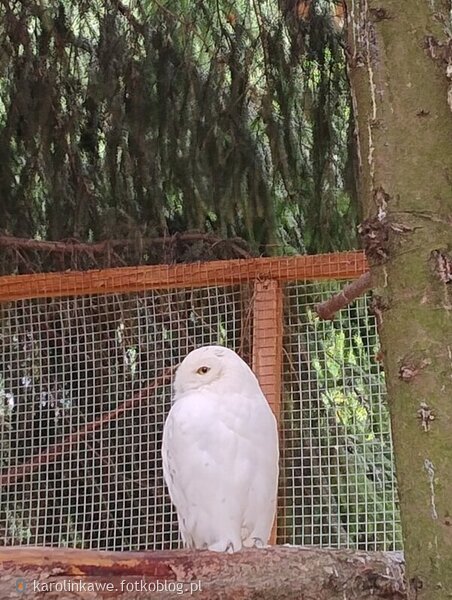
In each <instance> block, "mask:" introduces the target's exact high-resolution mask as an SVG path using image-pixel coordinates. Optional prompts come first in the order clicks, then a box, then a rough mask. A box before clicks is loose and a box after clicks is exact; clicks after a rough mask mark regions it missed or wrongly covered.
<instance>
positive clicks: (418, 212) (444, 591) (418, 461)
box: [347, 0, 452, 600]
mask: <svg viewBox="0 0 452 600" xmlns="http://www.w3.org/2000/svg"><path fill="white" fill-rule="evenodd" d="M446 5H449V3H448V2H444V1H443V2H441V1H439V2H427V1H426V0H411V1H410V2H400V1H399V0H380V1H378V2H376V1H373V0H369V1H367V0H349V1H348V2H347V6H348V12H349V29H348V36H349V37H348V47H349V48H348V49H349V74H350V80H351V84H352V91H353V98H354V106H355V118H356V123H357V140H358V142H359V143H358V149H359V151H358V161H359V171H360V195H361V199H362V203H363V209H364V210H363V214H364V220H363V222H362V224H361V227H360V230H361V234H362V239H363V244H364V246H365V248H366V252H367V256H368V259H369V261H370V264H371V269H372V278H373V282H374V290H375V310H376V313H377V317H378V319H379V322H380V328H379V329H380V335H381V343H382V349H383V355H384V366H385V372H386V377H387V382H388V392H389V401H390V409H391V418H392V426H393V437H394V445H395V453H396V467H397V476H398V485H399V496H400V502H401V512H402V523H403V530H404V544H405V553H406V561H407V578H408V581H409V584H410V588H411V592H410V593H411V597H412V598H418V599H419V600H421V599H425V600H439V599H441V600H442V599H445V598H449V599H450V598H452V394H451V389H452V113H451V109H450V107H449V105H448V91H449V90H448V87H449V81H448V79H447V76H446V68H447V62H448V60H449V61H450V60H451V58H452V56H451V58H448V56H447V55H448V50H447V31H448V28H447V24H448V19H450V15H448V12H447V6H446ZM449 9H450V6H449ZM449 31H450V27H449ZM445 44H446V45H445ZM449 53H450V51H449Z"/></svg>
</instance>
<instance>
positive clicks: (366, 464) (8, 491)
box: [0, 255, 401, 550]
mask: <svg viewBox="0 0 452 600" xmlns="http://www.w3.org/2000/svg"><path fill="white" fill-rule="evenodd" d="M312 258H313V262H312V265H316V268H318V269H319V272H320V273H322V272H323V271H322V269H323V268H325V269H326V268H329V269H331V268H336V266H335V265H338V266H337V268H338V269H340V268H342V267H340V265H341V262H340V261H343V263H344V265H345V266H347V265H346V258H344V257H343V256H341V255H338V257H337V258H336V260H337V262H336V263H334V262H333V258H331V257H325V261H326V262H325V267H323V266H322V264H323V263H322V264H321V262H320V260H321V259H320V258H319V257H312ZM265 260H268V259H265ZM297 260H299V259H298V258H297ZM239 262H240V261H239ZM245 263H246V264H245ZM223 264H224V263H223ZM241 264H243V265H244V267H242V268H244V269H245V272H246V269H248V268H251V267H250V265H248V263H247V261H241ZM262 264H264V263H262ZM187 267H188V268H192V269H193V267H192V266H187ZM308 267H309V265H308ZM179 268H180V266H179V267H177V269H179ZM209 268H210V267H209ZM223 268H224V269H225V270H224V272H223V277H225V274H226V267H223ZM253 268H254V269H257V268H258V267H256V266H255V267H253ZM296 268H297V267H296V264H295V263H293V262H291V261H290V259H282V262H281V263H280V264H279V263H278V264H276V263H275V267H274V273H275V276H281V274H283V272H285V271H284V269H286V271H287V273H288V272H289V269H291V271H290V273H292V272H293V271H294V270H295V269H296ZM309 268H311V267H309ZM347 268H348V267H347ZM204 270H205V274H207V273H208V269H207V267H203V266H202V265H201V267H200V270H199V274H198V277H201V276H202V277H204V276H206V277H207V275H205V274H204ZM87 275H88V274H87ZM162 275H163V276H162V279H161V281H162V287H161V289H159V290H154V291H146V292H134V293H121V294H92V295H83V296H74V295H71V296H67V297H58V287H57V286H58V283H57V282H56V283H54V285H55V286H56V290H54V292H55V293H53V295H54V296H57V297H54V298H35V299H31V300H16V301H13V302H5V303H3V304H0V308H1V315H0V326H1V331H0V461H1V463H0V466H1V477H2V480H1V481H2V487H1V496H0V544H7V545H14V544H37V545H49V546H56V545H58V546H70V547H81V548H99V549H111V550H138V549H168V548H177V547H179V546H180V539H179V535H178V530H177V521H176V515H175V512H174V510H173V509H172V506H171V503H170V501H169V498H168V495H167V492H166V488H165V486H164V483H163V477H162V468H161V459H160V445H161V434H162V429H163V424H164V420H165V417H166V414H167V412H168V410H169V407H170V400H171V398H170V394H171V388H170V382H171V372H170V370H169V368H170V367H174V366H175V365H177V364H178V363H179V362H180V360H181V359H182V358H183V357H184V356H185V355H186V354H187V353H188V352H189V351H190V350H191V349H193V348H194V347H197V346H200V345H205V344H211V343H215V344H216V343H219V344H225V345H227V346H229V347H230V348H233V349H235V350H236V351H238V352H239V353H240V354H241V356H242V357H243V358H244V359H245V360H246V361H247V362H248V363H249V364H253V359H256V355H255V353H254V352H253V348H252V340H253V339H254V340H261V341H262V340H264V341H265V343H266V344H267V346H268V347H267V349H266V352H267V354H266V356H265V357H262V356H261V357H260V360H261V366H262V365H263V366H262V368H267V377H266V380H265V382H266V383H265V385H266V386H267V388H268V386H269V382H272V381H276V380H277V379H278V377H273V376H270V377H269V376H268V375H269V373H268V363H267V362H266V361H267V360H268V358H269V357H268V352H269V351H270V353H271V350H272V349H271V336H272V335H273V331H281V329H282V328H281V327H279V328H278V327H275V328H274V327H273V325H274V323H272V315H271V312H272V310H276V307H277V306H278V303H277V302H276V303H275V304H273V303H272V301H271V302H270V300H271V298H273V297H274V298H277V297H278V289H279V288H277V287H276V288H274V289H273V291H272V288H268V287H267V291H266V292H265V293H266V295H265V294H264V295H265V299H264V300H263V301H262V302H261V303H259V302H256V287H255V285H254V277H249V279H247V280H246V282H244V283H241V284H240V285H239V284H237V285H225V280H224V279H222V277H218V279H217V282H218V283H217V284H216V285H215V287H211V286H209V287H200V288H193V287H190V285H189V284H187V287H186V288H181V289H178V290H174V289H172V290H168V289H162V288H165V283H163V282H164V281H165V273H164V271H163V268H162ZM138 276H139V271H138V270H137V275H135V274H133V273H132V274H130V275H129V276H128V277H129V280H128V285H130V284H131V285H138V284H135V283H134V282H135V281H138ZM166 276H168V275H166ZM77 277H78V278H79V279H80V278H81V275H80V274H78V275H77ZM88 277H90V278H91V279H93V281H94V277H96V281H95V282H94V283H95V286H97V288H96V289H98V288H99V287H102V285H103V284H102V278H101V275H100V274H96V273H95V274H94V275H93V274H89V275H88ZM120 277H121V273H120V272H119V270H118V272H117V273H116V271H115V273H114V277H112V278H111V281H112V282H113V283H112V285H113V284H114V285H115V286H117V285H118V283H117V282H118V281H120ZM209 277H210V276H209ZM241 277H242V281H244V278H243V275H241ZM87 280H88V278H87ZM283 280H284V279H283ZM52 281H53V280H52ZM108 281H110V280H108ZM159 281H160V280H159ZM187 281H190V276H189V275H187ZM286 281H287V276H286ZM8 282H9V283H8V285H11V282H12V283H14V285H16V284H15V282H14V278H10V279H8ZM36 285H37V288H36V292H37V293H36V296H39V295H41V296H42V295H43V293H41V292H40V290H39V286H38V284H36ZM159 285H160V284H159ZM192 285H193V284H192ZM341 286H342V284H339V283H338V282H334V281H328V282H323V283H319V282H312V283H308V284H307V283H304V282H303V283H302V282H299V283H289V284H287V285H285V287H284V288H283V289H284V302H285V303H284V346H283V367H282V369H283V373H282V384H283V385H282V399H281V414H280V415H279V417H280V428H281V432H280V434H281V478H280V498H279V512H278V527H277V541H278V543H295V544H303V545H320V546H329V547H339V546H346V547H355V548H356V547H358V548H366V549H369V550H373V549H393V548H394V549H397V548H400V546H401V538H400V527H399V521H398V512H397V498H396V491H395V490H396V486H395V478H394V472H393V460H392V446H391V437H390V425H389V418H388V414H387V410H386V406H385V398H384V396H385V386H384V377H383V373H382V371H381V368H380V366H379V364H378V362H377V361H376V360H375V355H376V353H377V346H378V343H377V336H376V330H375V323H374V319H373V317H372V316H371V315H370V314H369V311H368V308H367V300H366V299H365V298H361V299H359V300H358V301H356V302H355V303H354V304H352V305H351V306H349V307H348V308H347V309H344V310H343V311H342V312H341V314H340V315H338V317H337V319H335V321H334V322H330V321H326V322H325V321H320V320H318V319H317V318H316V317H315V315H314V313H313V307H314V305H315V303H317V302H318V301H321V300H324V299H327V298H328V297H329V296H330V295H331V294H332V293H334V292H336V291H337V290H338V289H340V287H341ZM265 288H266V286H265V285H264V286H263V289H265ZM123 289H124V288H123ZM135 289H137V288H135ZM84 292H85V293H86V292H87V290H86V289H84ZM14 293H15V295H14V296H13V297H17V294H18V293H19V291H18V288H17V287H16V288H15V292H14ZM28 294H29V295H31V294H30V292H29V291H28ZM272 294H274V296H272ZM270 296H271V298H270ZM269 298H270V300H269ZM259 307H263V308H262V310H265V311H266V312H265V315H264V317H263V318H262V319H257V318H256V315H254V316H253V310H254V311H257V310H259V309H260V308H259ZM273 307H275V308H273ZM275 319H276V317H275ZM267 324H268V331H267V329H266V328H267ZM253 327H254V337H253ZM267 334H268V335H267ZM266 335H267V338H265V336H266ZM264 338H265V339H264ZM269 340H270V341H269ZM276 344H277V342H276V340H275V348H276ZM254 350H255V349H254ZM276 354H277V350H276V349H275V355H276ZM258 358H259V357H258ZM270 358H271V357H270ZM276 362H277V361H276ZM270 363H271V361H270ZM256 364H259V360H258V362H257V363H256ZM265 365H267V366H265ZM274 373H275V370H273V374H274ZM270 375H271V373H270ZM271 385H273V384H271ZM278 389H279V388H278ZM267 394H269V390H267ZM276 396H277V398H279V394H276ZM273 400H274V401H275V398H273ZM276 400H277V399H276ZM273 406H274V407H275V408H276V409H277V408H278V407H279V403H278V401H277V402H276V403H275V404H274V405H273Z"/></svg>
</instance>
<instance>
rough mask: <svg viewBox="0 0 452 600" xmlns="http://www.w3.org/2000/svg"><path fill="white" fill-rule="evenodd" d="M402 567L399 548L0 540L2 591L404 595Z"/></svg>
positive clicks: (202, 598) (142, 595)
mask: <svg viewBox="0 0 452 600" xmlns="http://www.w3.org/2000/svg"><path fill="white" fill-rule="evenodd" d="M402 571H403V567H402V561H401V556H400V554H398V553H384V552H375V553H367V554H366V553H365V552H353V551H350V550H341V551H339V550H316V549H304V548H297V547H284V546H274V547H272V548H269V549H265V550H244V551H242V552H238V553H236V554H222V553H215V552H207V551H206V552H193V551H187V550H180V551H172V552H121V553H119V552H98V551H97V552H96V551H86V550H72V549H62V548H34V547H19V548H3V549H0V575H1V577H0V598H10V599H11V600H14V599H15V598H24V597H26V598H30V597H33V598H46V599H51V598H55V599H56V598H74V599H76V598H91V599H93V600H95V599H96V598H103V597H105V598H127V600H134V599H136V600H146V599H147V598H149V599H150V598H153V599H154V598H159V599H160V600H169V599H170V598H171V599H174V598H176V597H178V595H182V594H185V595H187V596H190V597H191V596H192V597H193V598H196V600H257V599H259V600H267V599H268V600H344V599H347V600H378V599H379V598H386V599H392V600H403V599H406V592H405V585H404V582H403V573H402ZM102 584H103V586H104V587H103V590H104V591H103V592H99V591H98V590H99V589H101V588H100V586H101V585H102ZM107 584H109V585H110V587H109V588H107V587H105V586H106V585H107ZM93 590H97V591H93ZM154 590H157V593H155V591H154Z"/></svg>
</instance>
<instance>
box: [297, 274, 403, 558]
mask: <svg viewBox="0 0 452 600" xmlns="http://www.w3.org/2000/svg"><path fill="white" fill-rule="evenodd" d="M340 289H341V283H340V282H337V283H336V284H334V283H331V282H329V283H328V284H324V285H322V284H315V285H312V286H306V288H304V289H302V288H299V287H295V286H294V287H291V288H289V290H290V292H289V295H288V299H289V306H290V307H291V308H290V312H289V315H288V334H287V340H286V344H287V348H288V350H289V354H288V361H287V365H286V374H285V380H286V390H287V391H286V404H285V415H286V416H285V419H286V423H285V427H287V429H288V431H290V433H288V436H289V437H290V439H292V440H294V443H293V445H292V446H290V447H289V451H288V452H287V453H286V456H285V468H286V469H287V472H288V473H290V472H291V471H293V468H294V464H295V462H296V457H297V455H298V454H301V455H302V456H303V458H304V459H305V460H304V462H303V465H305V467H304V468H302V469H301V470H300V472H299V474H298V479H297V480H294V481H293V482H292V487H293V490H294V491H293V504H294V506H293V507H292V512H291V515H290V522H291V529H292V540H291V541H292V543H314V544H319V543H328V541H331V540H333V542H334V545H336V544H339V545H345V546H351V547H361V548H363V549H376V550H377V549H379V550H386V549H399V548H400V547H401V544H402V538H401V529H400V520H399V513H398V503H397V494H396V480H395V475H394V464H393V451H392V442H391V424H390V419H389V411H388V408H387V405H386V394H385V382H384V373H383V371H382V369H381V368H380V366H379V363H378V361H377V360H376V356H377V355H378V351H379V348H378V338H377V332H376V329H375V322H374V318H373V317H372V316H370V315H369V314H368V306H367V300H366V299H361V300H358V301H357V302H356V303H354V304H353V305H351V306H350V307H348V308H347V309H344V310H343V311H341V313H340V314H339V315H338V316H337V318H336V319H335V320H334V321H323V320H320V319H319V318H318V317H317V316H316V314H315V313H314V311H313V310H312V309H310V308H306V306H308V307H309V306H314V305H315V304H316V303H317V302H320V301H322V300H324V299H325V298H326V297H328V296H329V295H331V294H332V293H335V292H337V291H339V290H340ZM297 373H299V374H300V375H297ZM298 376H299V377H301V381H300V385H299V386H297V387H296V388H295V390H294V388H293V387H292V386H291V382H292V381H294V379H296V378H297V377H298ZM300 390H301V392H300ZM297 440H298V442H297ZM306 465H308V466H306ZM290 476H291V475H289V478H290ZM309 495H311V497H314V498H315V497H317V501H318V502H317V504H315V503H312V501H311V499H310V498H309ZM333 508H334V510H333ZM298 522H300V523H301V526H297V523H298ZM312 523H317V526H316V527H313V526H312ZM306 538H308V539H306Z"/></svg>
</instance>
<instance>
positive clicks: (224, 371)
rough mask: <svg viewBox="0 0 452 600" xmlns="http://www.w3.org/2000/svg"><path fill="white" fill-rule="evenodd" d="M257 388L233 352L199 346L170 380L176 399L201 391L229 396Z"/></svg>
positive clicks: (243, 364) (242, 363) (254, 380)
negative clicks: (208, 390)
mask: <svg viewBox="0 0 452 600" xmlns="http://www.w3.org/2000/svg"><path fill="white" fill-rule="evenodd" d="M256 386H257V387H259V384H258V382H257V379H256V377H255V375H254V373H253V372H252V371H251V369H250V368H249V367H248V365H247V364H246V363H245V362H244V361H243V360H242V359H241V358H240V356H239V355H238V354H236V353H235V352H234V351H233V350H230V349H229V348H225V347H223V346H202V347H201V348H197V349H196V350H193V351H192V352H190V353H189V354H187V356H186V357H185V358H184V360H183V361H182V362H181V364H180V365H179V367H178V369H177V371H176V376H175V379H174V392H175V395H176V396H179V395H181V394H185V393H187V392H191V391H195V390H201V389H205V388H209V389H215V388H216V387H218V390H219V391H222V392H225V393H228V392H229V393H231V392H235V391H239V392H243V391H244V390H245V389H250V388H252V389H253V391H254V390H255V389H256Z"/></svg>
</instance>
